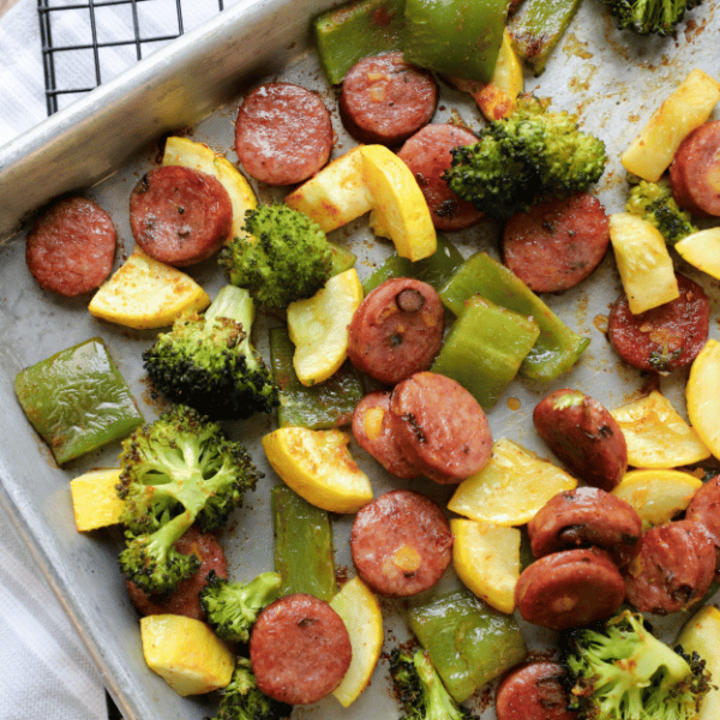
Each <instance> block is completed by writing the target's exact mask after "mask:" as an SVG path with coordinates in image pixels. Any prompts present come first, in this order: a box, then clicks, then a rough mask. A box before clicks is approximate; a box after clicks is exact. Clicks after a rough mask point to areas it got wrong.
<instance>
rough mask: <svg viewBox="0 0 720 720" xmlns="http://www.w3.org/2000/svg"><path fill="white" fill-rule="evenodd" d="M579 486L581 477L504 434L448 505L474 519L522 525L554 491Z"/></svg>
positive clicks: (500, 523) (462, 483) (459, 486)
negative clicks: (481, 467)
mask: <svg viewBox="0 0 720 720" xmlns="http://www.w3.org/2000/svg"><path fill="white" fill-rule="evenodd" d="M575 487H577V480H576V479H575V478H574V477H572V476H571V475H568V473H566V472H565V471H564V470H562V469H561V468H559V467H557V466H556V465H553V464H552V463H550V462H548V461H547V460H543V459H542V458H540V457H538V456H537V455H536V454H535V453H534V452H532V451H530V450H527V449H526V448H524V447H522V446H520V445H518V444H517V443H514V442H513V441H512V440H508V439H505V438H501V439H500V440H497V441H496V442H495V443H494V444H493V454H492V458H491V460H490V462H489V463H488V464H487V465H486V466H485V467H484V468H483V469H482V470H481V471H480V472H479V473H477V474H476V475H473V476H471V477H469V478H467V479H466V480H463V481H462V482H461V483H460V484H459V485H458V486H457V489H456V490H455V493H454V494H453V496H452V497H451V498H450V502H449V503H448V509H449V510H452V511H453V512H456V513H457V514H458V515H464V516H465V517H469V518H471V519H472V520H477V521H482V522H488V523H496V524H498V525H508V526H519V525H524V524H525V523H527V522H529V521H530V520H531V519H532V518H533V517H534V516H535V513H536V512H537V511H538V510H539V509H540V508H541V507H542V506H543V505H544V504H545V503H546V502H547V501H548V500H549V499H550V498H551V497H553V495H557V493H559V492H562V491H563V490H572V489H574V488H575Z"/></svg>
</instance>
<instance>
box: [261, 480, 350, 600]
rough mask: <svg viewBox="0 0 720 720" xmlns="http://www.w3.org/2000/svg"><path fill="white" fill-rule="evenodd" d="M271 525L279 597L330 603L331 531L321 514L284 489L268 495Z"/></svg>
mask: <svg viewBox="0 0 720 720" xmlns="http://www.w3.org/2000/svg"><path fill="white" fill-rule="evenodd" d="M271 500H272V509H273V520H274V523H275V572H277V573H279V574H280V576H281V577H282V579H283V582H282V585H281V586H280V595H282V596H285V595H292V594H293V593H308V594H310V595H314V596H315V597H317V598H320V599H321V600H325V601H326V602H327V601H330V600H331V599H332V598H333V597H334V596H335V594H336V593H337V582H336V580H335V557H334V550H333V531H332V526H331V525H330V519H329V516H328V514H327V512H325V510H321V509H320V508H318V507H315V506H314V505H311V504H310V503H309V502H307V501H306V500H304V499H303V498H301V497H300V496H299V495H298V494H297V493H295V492H294V491H293V490H291V489H290V488H289V487H288V486H287V485H276V486H275V487H274V488H273V489H272V491H271Z"/></svg>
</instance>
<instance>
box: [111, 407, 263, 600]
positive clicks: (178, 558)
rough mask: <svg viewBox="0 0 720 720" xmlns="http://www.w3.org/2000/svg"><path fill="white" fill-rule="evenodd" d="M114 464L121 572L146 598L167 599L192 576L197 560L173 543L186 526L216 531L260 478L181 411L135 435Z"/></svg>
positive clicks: (244, 457)
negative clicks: (121, 529) (161, 595)
mask: <svg viewBox="0 0 720 720" xmlns="http://www.w3.org/2000/svg"><path fill="white" fill-rule="evenodd" d="M120 463H121V473H120V482H119V484H118V486H117V490H118V495H119V496H120V497H121V498H123V499H124V501H125V502H124V506H123V510H122V514H121V516H120V522H121V523H122V524H123V525H124V526H125V538H126V545H125V548H124V549H123V551H122V552H121V553H120V557H119V562H120V568H121V569H122V571H123V572H124V573H125V575H126V576H127V577H128V579H130V580H132V581H133V582H135V584H137V585H138V586H139V587H141V588H142V589H143V590H145V591H146V592H148V593H162V592H168V591H171V590H173V589H174V588H175V587H176V585H177V583H178V582H180V580H183V579H184V578H186V577H189V576H190V575H192V574H194V573H195V572H197V571H198V569H199V567H200V562H199V560H198V558H197V557H195V556H194V555H193V556H186V555H184V554H182V553H180V552H178V551H177V550H176V549H174V548H173V545H174V543H175V542H176V541H177V540H178V539H179V538H180V536H181V535H182V534H183V533H184V532H185V531H186V530H187V529H188V528H189V527H190V526H191V525H192V524H193V523H197V524H198V526H199V527H200V529H201V530H218V529H220V528H221V527H222V526H223V525H224V524H225V523H226V521H227V519H228V517H229V515H230V512H231V511H232V510H233V509H234V508H236V507H239V506H240V505H242V502H243V495H244V493H245V491H246V490H248V489H252V488H254V487H255V485H256V483H257V480H258V478H259V477H260V474H259V473H258V471H257V470H256V468H255V466H254V465H253V463H252V460H251V459H250V456H249V455H248V454H247V452H246V450H245V449H244V447H243V446H242V445H241V444H240V443H238V442H234V441H231V440H229V439H228V438H227V437H226V435H225V434H224V433H223V431H222V428H221V427H220V425H219V424H218V423H214V422H211V421H210V420H208V418H207V417H205V416H203V415H201V414H200V413H198V412H197V411H196V410H194V409H193V408H190V407H189V406H187V405H174V406H173V407H172V408H171V409H170V410H168V411H167V412H166V413H164V414H163V415H161V416H160V417H159V418H158V419H157V420H156V421H155V422H153V423H150V424H146V425H143V426H142V427H140V428H138V429H137V430H136V431H135V432H134V433H133V434H132V435H130V436H129V437H128V438H127V439H126V440H125V441H124V442H123V452H122V453H121V455H120Z"/></svg>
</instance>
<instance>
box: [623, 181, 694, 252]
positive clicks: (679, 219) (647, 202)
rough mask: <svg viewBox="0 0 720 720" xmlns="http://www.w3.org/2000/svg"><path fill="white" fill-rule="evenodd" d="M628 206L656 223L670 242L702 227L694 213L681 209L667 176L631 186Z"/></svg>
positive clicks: (630, 209) (642, 216) (631, 211)
mask: <svg viewBox="0 0 720 720" xmlns="http://www.w3.org/2000/svg"><path fill="white" fill-rule="evenodd" d="M625 209H626V210H627V211H628V212H630V213H633V214H634V215H639V216H640V217H641V218H642V219H643V220H646V221H647V222H649V223H650V224H651V225H654V226H655V227H656V228H657V229H658V230H659V231H660V233H661V234H662V236H663V237H664V238H665V242H666V243H667V244H668V245H674V244H675V243H676V242H678V241H680V240H682V239H683V238H684V237H687V236H688V235H691V234H692V233H694V232H697V231H698V228H696V227H695V225H693V224H692V221H691V219H690V213H687V212H685V211H684V210H681V209H680V207H679V206H678V204H677V203H676V202H675V198H674V197H673V194H672V188H671V187H670V182H669V181H668V180H667V179H665V178H661V179H660V180H659V181H658V182H648V181H646V180H640V182H639V183H638V184H637V185H634V186H633V187H632V188H631V189H630V196H629V197H628V201H627V203H626V204H625Z"/></svg>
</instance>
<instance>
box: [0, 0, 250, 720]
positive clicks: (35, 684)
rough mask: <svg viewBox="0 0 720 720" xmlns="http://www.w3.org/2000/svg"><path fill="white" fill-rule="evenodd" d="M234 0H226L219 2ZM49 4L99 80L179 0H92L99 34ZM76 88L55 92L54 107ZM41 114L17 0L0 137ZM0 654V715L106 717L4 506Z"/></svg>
mask: <svg viewBox="0 0 720 720" xmlns="http://www.w3.org/2000/svg"><path fill="white" fill-rule="evenodd" d="M234 1H237V0H225V7H229V6H230V5H232V4H233V2H234ZM50 4H51V5H55V6H60V7H61V8H62V9H60V10H58V11H57V15H55V16H53V19H52V23H53V24H52V30H53V35H52V40H53V43H52V44H53V47H55V48H62V47H75V46H78V45H81V46H82V45H85V46H87V45H88V44H90V43H92V41H93V39H95V40H96V41H97V43H98V44H101V45H107V47H102V48H101V49H100V51H99V65H100V72H101V78H100V79H101V81H102V82H107V81H108V80H110V79H112V78H113V77H115V76H116V75H118V74H119V73H120V72H122V71H123V70H125V69H126V68H128V67H130V66H131V65H132V64H133V63H135V62H136V61H137V46H136V44H135V43H134V42H131V41H132V40H133V39H134V37H135V31H136V29H137V30H139V34H140V37H141V39H142V42H141V56H142V57H146V56H147V55H149V54H150V53H151V52H153V51H154V50H156V49H159V48H160V47H162V46H163V45H165V44H167V42H169V41H170V40H171V39H172V37H173V36H176V35H178V34H179V31H180V27H179V25H178V0H143V2H137V3H125V4H122V5H112V4H111V5H105V6H102V3H101V2H100V0H95V2H94V5H95V6H96V13H95V24H94V25H95V30H94V32H95V33H96V34H95V35H93V29H92V27H91V22H90V15H89V12H88V10H87V9H83V8H81V7H78V6H81V5H82V4H83V3H82V2H77V3H75V2H69V0H53V1H52V2H51V3H50ZM63 6H64V7H63ZM73 7H74V8H75V9H73ZM133 8H134V9H135V10H136V12H137V15H135V16H133V14H132V10H133ZM181 11H182V23H183V25H182V30H184V31H185V32H187V31H188V30H191V29H193V28H194V27H196V26H197V25H199V24H200V23H202V22H204V21H205V20H208V19H209V18H211V17H213V16H214V15H216V14H217V12H218V11H219V3H218V0H183V2H182V4H181ZM113 43H120V44H118V45H114V44H113ZM55 60H56V85H57V88H58V89H60V90H71V89H75V88H83V87H94V86H95V84H96V79H97V78H96V71H95V62H94V57H93V54H92V50H88V49H77V50H68V51H62V52H59V53H57V54H56V57H55ZM80 96H81V95H80V94H76V93H68V94H66V95H61V96H59V99H58V106H59V108H60V109H62V108H63V107H65V106H66V105H67V104H68V103H70V102H73V101H74V100H76V99H78V98H79V97H80ZM46 117H47V103H46V99H45V80H44V72H43V60H42V52H41V35H40V23H39V19H38V8H37V0H19V1H18V3H17V4H16V5H15V6H14V7H12V8H11V9H10V10H9V11H8V12H7V13H6V14H5V15H3V16H2V17H0V145H1V144H4V143H6V142H8V141H10V140H11V139H12V138H14V137H15V136H17V135H20V134H21V133H23V132H25V131H26V130H29V129H30V128H32V127H33V126H35V125H36V124H37V123H39V122H41V121H42V120H44V119H45V118H46ZM0 663H1V664H2V667H3V671H2V680H0V718H2V720H28V718H42V720H107V718H108V715H107V709H106V702H105V691H104V688H103V686H102V684H101V681H100V678H99V676H98V674H97V672H96V670H95V668H94V666H93V664H92V662H91V661H90V659H89V656H88V654H87V652H86V650H85V648H84V646H83V644H82V641H81V640H80V639H79V637H78V635H77V633H76V631H75V628H74V627H73V626H72V624H71V623H70V621H69V619H68V618H67V617H66V615H65V613H64V610H63V609H62V607H61V605H60V604H59V602H58V601H57V599H56V598H55V596H54V595H53V593H52V591H51V589H50V587H49V585H48V584H47V582H46V580H45V578H44V577H43V576H42V574H41V573H40V571H39V570H38V568H37V567H36V566H35V564H34V563H33V559H32V555H31V554H30V552H29V551H28V549H27V548H26V547H25V546H24V545H23V544H22V542H21V540H20V539H19V538H18V537H16V535H15V533H14V530H13V526H12V523H11V522H10V521H9V519H8V518H7V517H6V513H5V511H4V510H3V508H2V506H0Z"/></svg>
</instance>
